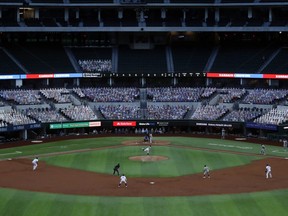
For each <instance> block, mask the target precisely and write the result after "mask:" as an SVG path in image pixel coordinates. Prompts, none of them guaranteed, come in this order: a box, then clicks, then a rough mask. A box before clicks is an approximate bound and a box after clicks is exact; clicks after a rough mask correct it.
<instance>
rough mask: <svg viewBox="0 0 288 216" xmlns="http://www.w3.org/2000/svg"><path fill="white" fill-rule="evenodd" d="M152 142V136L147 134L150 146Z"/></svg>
mask: <svg viewBox="0 0 288 216" xmlns="http://www.w3.org/2000/svg"><path fill="white" fill-rule="evenodd" d="M152 141H153V135H152V133H149V143H150V144H151V143H152Z"/></svg>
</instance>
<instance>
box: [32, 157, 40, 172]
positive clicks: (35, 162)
mask: <svg viewBox="0 0 288 216" xmlns="http://www.w3.org/2000/svg"><path fill="white" fill-rule="evenodd" d="M38 162H39V159H38V157H36V158H34V159H33V160H32V164H33V171H34V170H36V169H37V167H38Z"/></svg>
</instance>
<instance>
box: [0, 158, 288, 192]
mask: <svg viewBox="0 0 288 216" xmlns="http://www.w3.org/2000/svg"><path fill="white" fill-rule="evenodd" d="M266 163H269V164H271V165H272V169H273V170H272V171H273V178H272V179H266V178H265V173H264V169H265V165H266ZM287 166H288V160H285V159H279V158H265V159H263V160H258V161H254V162H252V163H251V164H248V165H244V166H239V167H233V168H226V169H222V170H215V171H212V172H211V178H210V179H203V178H202V174H195V175H187V176H182V177H173V178H130V177H129V176H127V177H128V188H125V187H121V188H118V187H117V186H118V183H119V177H118V176H113V175H107V174H99V173H94V172H87V171H81V170H77V169H70V168H61V167H56V166H50V165H47V164H45V163H44V162H40V164H39V169H37V170H36V171H32V164H31V160H28V159H13V160H7V161H0V176H1V178H0V187H2V188H15V189H20V190H27V191H39V192H49V193H59V194H75V195H76V194H77V195H94V196H129V197H149V196H151V197H152V196H153V197H155V196H193V195H208V194H232V193H243V192H256V191H267V190H275V189H284V188H285V189H288V184H287V182H288V173H287V172H283V171H285V170H287ZM151 182H154V184H151Z"/></svg>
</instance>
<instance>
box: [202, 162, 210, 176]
mask: <svg viewBox="0 0 288 216" xmlns="http://www.w3.org/2000/svg"><path fill="white" fill-rule="evenodd" d="M206 177H208V178H210V169H209V167H208V166H206V165H205V166H204V168H203V178H206Z"/></svg>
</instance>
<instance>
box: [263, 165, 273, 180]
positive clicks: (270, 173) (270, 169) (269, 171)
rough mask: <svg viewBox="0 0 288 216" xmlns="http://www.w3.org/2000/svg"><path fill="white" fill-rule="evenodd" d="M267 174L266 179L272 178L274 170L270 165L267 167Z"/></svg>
mask: <svg viewBox="0 0 288 216" xmlns="http://www.w3.org/2000/svg"><path fill="white" fill-rule="evenodd" d="M265 173H266V179H268V178H272V168H271V166H270V165H269V164H267V165H266V168H265Z"/></svg>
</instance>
